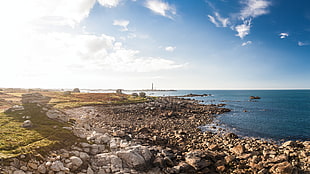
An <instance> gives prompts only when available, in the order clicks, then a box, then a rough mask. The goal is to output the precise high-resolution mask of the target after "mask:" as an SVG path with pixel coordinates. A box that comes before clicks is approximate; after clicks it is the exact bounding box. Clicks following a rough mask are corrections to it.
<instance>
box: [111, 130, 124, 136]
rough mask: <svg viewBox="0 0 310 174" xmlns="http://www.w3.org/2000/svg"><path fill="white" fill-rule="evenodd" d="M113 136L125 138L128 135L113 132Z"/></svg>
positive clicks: (120, 131)
mask: <svg viewBox="0 0 310 174" xmlns="http://www.w3.org/2000/svg"><path fill="white" fill-rule="evenodd" d="M112 135H113V136H115V137H124V136H125V135H126V133H125V132H124V131H122V130H117V131H115V132H113V133H112Z"/></svg>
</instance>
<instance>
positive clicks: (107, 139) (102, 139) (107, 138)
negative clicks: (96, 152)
mask: <svg viewBox="0 0 310 174" xmlns="http://www.w3.org/2000/svg"><path fill="white" fill-rule="evenodd" d="M110 140H111V137H110V136H109V135H108V134H104V135H102V134H101V135H100V136H98V137H96V138H95V143H97V144H102V143H104V144H107V143H109V142H110Z"/></svg>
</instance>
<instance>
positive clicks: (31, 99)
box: [22, 93, 51, 104]
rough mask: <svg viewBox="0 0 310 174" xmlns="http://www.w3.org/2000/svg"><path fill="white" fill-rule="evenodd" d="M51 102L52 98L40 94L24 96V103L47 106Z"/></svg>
mask: <svg viewBox="0 0 310 174" xmlns="http://www.w3.org/2000/svg"><path fill="white" fill-rule="evenodd" d="M50 100H51V97H47V96H43V95H42V94H40V93H29V94H23V95H22V103H23V104H27V103H40V104H47V103H48V102H49V101H50Z"/></svg>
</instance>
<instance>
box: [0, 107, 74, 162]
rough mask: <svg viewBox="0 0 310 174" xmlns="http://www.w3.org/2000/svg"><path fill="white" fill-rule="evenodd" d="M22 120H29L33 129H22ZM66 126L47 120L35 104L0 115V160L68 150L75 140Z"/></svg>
mask: <svg viewBox="0 0 310 174" xmlns="http://www.w3.org/2000/svg"><path fill="white" fill-rule="evenodd" d="M23 116H31V118H30V120H31V122H32V123H33V127H31V128H23V127H21V125H22V123H23V122H24V121H25V119H24V118H23ZM65 126H68V124H66V123H61V122H58V121H55V120H52V119H49V118H48V117H47V116H46V115H45V113H44V112H42V109H41V108H40V107H38V106H37V105H35V104H29V105H26V106H25V110H24V111H16V112H12V113H9V114H4V113H0V129H1V131H0V159H7V158H11V157H16V156H19V155H20V154H28V153H38V152H42V153H47V152H48V151H50V150H52V149H58V148H63V147H68V146H71V145H72V144H74V143H75V142H76V141H78V139H77V137H75V136H74V135H73V133H72V132H71V131H69V130H66V129H64V128H63V127H65Z"/></svg>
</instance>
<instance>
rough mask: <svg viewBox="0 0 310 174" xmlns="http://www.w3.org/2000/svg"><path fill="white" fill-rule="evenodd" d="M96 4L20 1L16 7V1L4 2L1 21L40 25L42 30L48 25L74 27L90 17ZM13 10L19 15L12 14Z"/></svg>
mask: <svg viewBox="0 0 310 174" xmlns="http://www.w3.org/2000/svg"><path fill="white" fill-rule="evenodd" d="M95 2H96V0H52V1H41V0H27V1H19V2H18V5H16V2H15V1H3V2H1V7H0V11H1V17H0V19H1V21H4V22H8V23H11V24H12V23H15V24H16V23H18V24H19V25H25V24H28V25H29V23H31V24H32V25H34V24H40V25H41V26H40V27H41V28H42V27H44V26H46V25H58V26H59V25H62V26H71V27H74V26H75V25H76V24H78V23H80V22H81V21H82V20H83V19H85V18H86V17H87V16H88V15H89V11H90V9H91V8H92V7H93V6H94V4H95ZM12 9H14V11H17V12H18V13H15V14H14V13H12V12H10V10H12ZM8 14H10V16H9V17H8ZM2 18H5V19H4V20H2Z"/></svg>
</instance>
